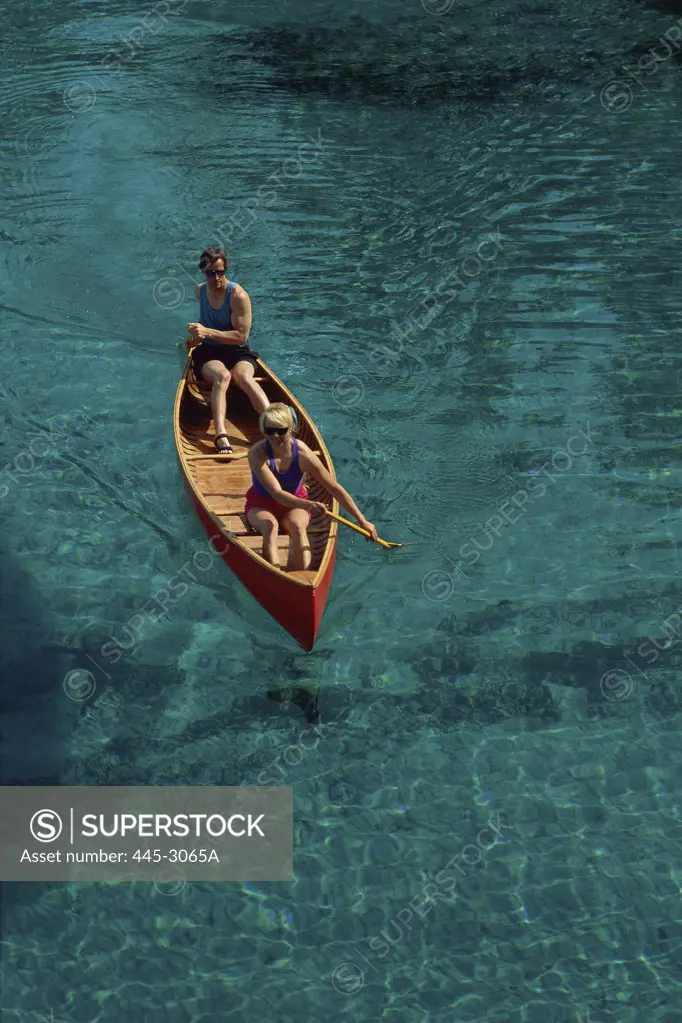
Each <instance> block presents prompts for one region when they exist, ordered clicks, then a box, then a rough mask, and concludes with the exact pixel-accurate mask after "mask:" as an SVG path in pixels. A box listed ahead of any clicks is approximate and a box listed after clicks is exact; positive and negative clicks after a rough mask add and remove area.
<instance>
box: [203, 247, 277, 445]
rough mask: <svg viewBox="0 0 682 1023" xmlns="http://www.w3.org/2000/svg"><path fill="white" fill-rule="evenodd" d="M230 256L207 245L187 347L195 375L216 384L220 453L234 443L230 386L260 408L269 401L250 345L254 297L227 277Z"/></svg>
mask: <svg viewBox="0 0 682 1023" xmlns="http://www.w3.org/2000/svg"><path fill="white" fill-rule="evenodd" d="M228 265H229V264H228V261H227V256H226V255H225V252H224V250H223V249H218V248H215V247H210V248H208V249H204V251H203V252H202V253H201V256H200V257H199V269H200V270H202V271H203V273H204V275H205V277H206V283H205V284H197V286H196V288H195V289H194V294H195V295H196V297H197V298H198V299H199V320H198V322H196V323H188V324H187V329H188V330H189V334H190V336H189V337H188V338H187V347H188V349H194V350H193V351H192V365H193V366H194V375H195V376H196V378H197V380H201V379H202V378H203V379H204V380H206V381H207V383H209V384H213V388H212V390H211V411H212V412H213V422H214V423H215V437H214V439H213V443H214V444H215V447H216V450H217V451H219V452H220V453H221V454H226V455H231V454H232V453H233V452H232V445H231V444H230V439H229V437H228V435H227V429H226V427H225V414H226V411H227V389H228V387H229V386H230V383H235V384H236V385H237V387H239V388H240V389H241V390H242V391H244V393H245V394H246V395H247V396H248V398H249V401H250V402H251V404H252V405H253V407H254V409H255V410H256V412H262V411H263V409H264V408H266V407H267V405H268V399H267V395H266V394H265V392H264V390H263V389H262V387H261V386H260V384H259V383H258V382H257V381H256V380H254V374H255V371H256V366H257V363H256V358H257V356H258V352H254V351H252V350H251V349H250V348H249V346H248V340H249V333H250V331H251V301H250V299H249V296H248V294H247V293H246V291H244V289H243V288H242V287H241V286H240V285H239V284H236V283H235V282H234V281H228V279H227V267H228Z"/></svg>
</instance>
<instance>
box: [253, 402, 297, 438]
mask: <svg viewBox="0 0 682 1023" xmlns="http://www.w3.org/2000/svg"><path fill="white" fill-rule="evenodd" d="M295 416H296V413H295V412H294V410H293V409H292V407H291V405H285V404H284V402H282V401H276V402H274V403H273V404H272V405H268V407H267V408H266V409H265V411H264V412H261V414H260V416H259V419H258V429H259V430H260V432H261V433H265V424H266V423H267V424H268V426H280V427H284V426H288V427H289V429H290V430H291V432H292V433H296V431H297V429H298V421H297V419H296V418H295Z"/></svg>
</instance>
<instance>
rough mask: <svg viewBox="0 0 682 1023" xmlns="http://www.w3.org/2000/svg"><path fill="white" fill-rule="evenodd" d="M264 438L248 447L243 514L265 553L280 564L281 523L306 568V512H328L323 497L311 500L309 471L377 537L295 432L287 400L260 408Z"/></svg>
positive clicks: (297, 566)
mask: <svg viewBox="0 0 682 1023" xmlns="http://www.w3.org/2000/svg"><path fill="white" fill-rule="evenodd" d="M258 426H259V429H260V432H261V433H262V434H263V435H264V440H260V441H258V443H257V444H254V446H253V447H252V448H250V449H249V466H250V467H251V479H252V486H251V488H250V489H249V490H248V491H247V493H246V509H245V511H246V518H247V519H248V521H249V523H250V524H251V525H252V526H253V527H254V529H257V530H258V532H259V533H261V534H262V536H263V557H264V558H265V560H266V561H269V562H270V564H271V565H275V566H277V567H279V561H278V558H277V538H278V536H279V529H280V526H283V527H284V529H285V531H286V532H287V533H288V534H289V536H290V537H291V551H292V561H293V568H294V570H295V571H301V570H305V569H308V568H309V567H310V562H311V559H312V554H311V551H310V544H309V542H308V533H307V528H308V523H309V522H310V513H311V512H312V513H316V514H318V515H324V514H326V508H325V506H324V504H322V502H321V501H311V500H310V499H309V498H308V490H307V488H306V487H305V486H303V476H304V474H305V473H309V475H311V476H312V477H313V478H314V479H316V480H317V482H318V483H320V484H321V485H322V486H323V487H324V488H325V490H326V491H327V492H328V493H329V494H331V496H332V497H335V498H336V500H337V501H338V502H339V504H340V505H341V506H342V507H343V508H345V509H346V511H348V512H350V514H351V515H353V516H354V517H355V518H356V519H357V520H358V522H359V524H360V525H361V526H362V528H363V529H366V530H367V531H368V533H369V534H370V536H369V538H368V539H371V540H376V538H377V531H376V529H375V528H374V526H373V524H372V523H371V522H368V521H367V519H366V518H365V517H364V515H363V514H362V512H361V511H360V510H359V508H358V507H357V505H356V504H355V501H354V500H353V498H352V497H351V496H350V494H349V493H348V491H347V490H344V488H343V487H342V486H341V484H340V483H337V482H336V480H334V479H333V478H332V477H331V476H330V475H329V473H328V472H327V470H326V469H325V467H324V466H323V465H322V462H321V461H320V460H319V458H318V457H317V455H314V454H313V452H312V451H311V450H310V448H309V447H308V445H307V444H304V443H303V441H302V440H298V439H297V438H296V436H295V434H296V430H297V426H298V423H297V419H296V413H295V412H294V410H293V409H292V408H291V406H290V405H284V404H283V403H282V402H275V403H274V404H273V405H269V406H268V407H267V408H266V409H265V411H264V412H262V413H261V415H260V418H259V420H258Z"/></svg>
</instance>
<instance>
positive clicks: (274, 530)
mask: <svg viewBox="0 0 682 1023" xmlns="http://www.w3.org/2000/svg"><path fill="white" fill-rule="evenodd" d="M246 518H247V521H248V522H250V524H251V525H252V526H253V528H254V529H257V530H258V532H259V533H260V534H261V536H262V537H263V557H264V558H265V560H266V561H269V562H270V564H271V565H274V566H275V568H279V567H280V566H279V555H278V553H277V540H278V538H279V523H278V522H277V519H276V518H275V516H274V515H273V514H272V512H269V511H265V510H264V509H263V508H252V509H251V511H250V512H249V514H248V515H247V516H246Z"/></svg>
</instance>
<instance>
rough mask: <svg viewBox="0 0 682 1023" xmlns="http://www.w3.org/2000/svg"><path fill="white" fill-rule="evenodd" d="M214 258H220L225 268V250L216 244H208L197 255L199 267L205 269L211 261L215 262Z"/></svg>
mask: <svg viewBox="0 0 682 1023" xmlns="http://www.w3.org/2000/svg"><path fill="white" fill-rule="evenodd" d="M216 259H222V261H223V263H224V264H225V269H226V270H227V256H226V255H225V250H224V249H219V248H218V247H217V245H209V247H208V248H207V249H204V251H203V252H202V253H201V255H200V256H199V269H200V270H206V268H207V267H209V266H210V265H211V263H215V261H216Z"/></svg>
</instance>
